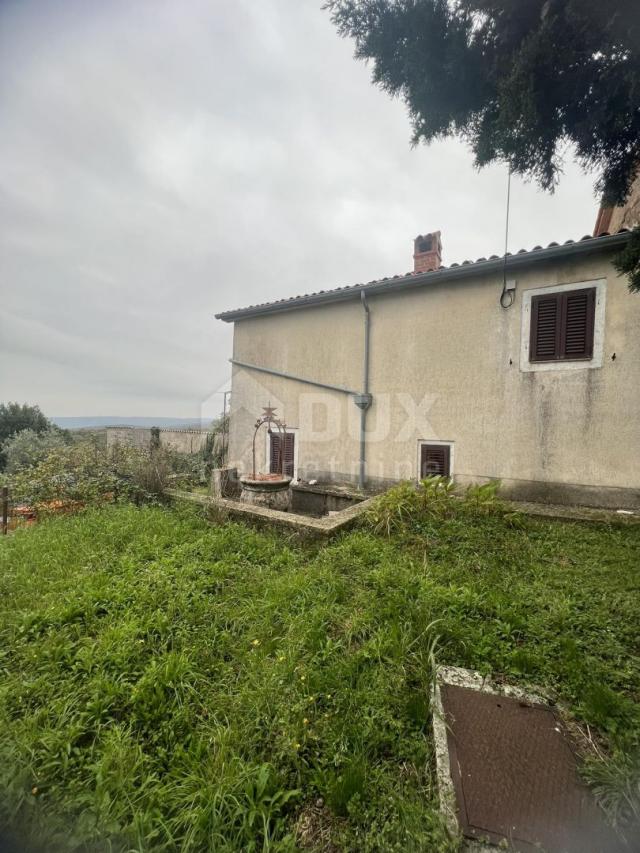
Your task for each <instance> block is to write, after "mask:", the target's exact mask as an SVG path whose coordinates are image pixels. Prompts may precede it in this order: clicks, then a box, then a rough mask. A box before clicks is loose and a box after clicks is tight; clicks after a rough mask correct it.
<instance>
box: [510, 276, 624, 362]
mask: <svg viewBox="0 0 640 853" xmlns="http://www.w3.org/2000/svg"><path fill="white" fill-rule="evenodd" d="M587 287H594V288H595V290H596V307H595V312H594V318H593V355H592V356H591V358H589V359H584V358H582V359H580V360H578V361H567V360H565V359H563V360H561V361H529V347H530V345H531V301H532V299H533V297H534V296H544V295H545V294H547V293H566V292H568V291H571V290H584V289H585V288H587ZM606 297H607V281H606V279H604V278H598V279H594V280H592V281H576V282H572V283H571V284H555V285H554V284H550V285H549V286H548V287H535V288H533V289H531V290H525V291H523V293H522V327H521V337H520V370H521V371H523V372H525V373H531V372H537V371H541V370H589V369H590V368H594V367H602V359H603V353H604V321H605V303H606Z"/></svg>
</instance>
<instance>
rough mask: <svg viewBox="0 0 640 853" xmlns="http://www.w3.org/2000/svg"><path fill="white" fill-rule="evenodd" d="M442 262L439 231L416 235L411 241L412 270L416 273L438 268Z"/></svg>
mask: <svg viewBox="0 0 640 853" xmlns="http://www.w3.org/2000/svg"><path fill="white" fill-rule="evenodd" d="M441 264H442V243H441V242H440V232H439V231H434V232H433V233H432V234H423V235H418V236H417V237H416V239H415V240H414V241H413V272H414V275H417V274H418V273H421V272H428V271H429V270H437V269H440V266H441Z"/></svg>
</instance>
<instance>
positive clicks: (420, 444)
mask: <svg viewBox="0 0 640 853" xmlns="http://www.w3.org/2000/svg"><path fill="white" fill-rule="evenodd" d="M429 445H436V446H439V447H448V448H449V473H448V474H447V475H446V476H447V477H449V478H452V477H453V472H454V462H455V455H454V454H455V450H454V448H455V445H454V442H453V441H440V440H439V439H435V438H420V439H418V453H417V458H416V462H417V469H416V480H417V481H418V482H420V480H422V479H424V478H423V476H422V448H423V447H425V446H429Z"/></svg>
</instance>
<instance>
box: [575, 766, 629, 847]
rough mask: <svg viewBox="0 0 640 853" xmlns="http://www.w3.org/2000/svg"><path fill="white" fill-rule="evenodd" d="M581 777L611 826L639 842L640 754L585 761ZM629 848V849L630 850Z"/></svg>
mask: <svg viewBox="0 0 640 853" xmlns="http://www.w3.org/2000/svg"><path fill="white" fill-rule="evenodd" d="M583 775H584V776H585V778H586V780H587V781H588V782H589V783H590V785H591V787H592V788H593V791H594V793H595V795H596V798H597V800H598V802H599V803H600V805H601V806H602V808H603V809H604V810H605V812H606V813H607V815H608V816H609V819H610V821H611V823H612V824H613V825H614V826H615V827H617V828H618V829H619V830H620V831H621V832H622V834H623V836H627V837H628V840H629V841H632V840H633V839H632V837H631V833H632V832H633V829H630V828H632V827H634V826H635V827H636V828H637V833H636V834H635V840H636V842H637V841H638V840H639V839H640V751H635V752H631V753H629V754H625V753H620V752H619V753H616V754H615V755H614V756H613V757H612V758H611V759H609V760H606V761H602V760H591V761H589V762H587V765H586V767H585V768H584V771H583ZM630 849H632V848H630Z"/></svg>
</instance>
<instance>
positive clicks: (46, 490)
mask: <svg viewBox="0 0 640 853" xmlns="http://www.w3.org/2000/svg"><path fill="white" fill-rule="evenodd" d="M170 473H171V465H170V460H169V458H168V456H167V455H166V454H164V453H162V452H160V451H157V452H155V453H151V452H150V451H144V450H138V449H134V448H131V447H116V448H114V449H113V450H111V451H107V450H106V449H100V448H98V447H97V446H96V444H95V443H93V442H91V441H86V442H79V443H76V444H72V445H67V444H64V443H63V444H61V445H60V446H57V447H55V448H54V449H53V450H50V451H49V452H48V453H47V455H46V456H45V457H44V458H43V459H41V460H40V461H37V462H36V463H35V464H34V465H31V466H29V467H26V468H20V469H18V470H17V471H16V472H15V473H13V474H11V475H10V476H9V477H7V478H6V482H7V484H8V486H9V489H10V493H11V498H12V501H13V502H14V503H24V504H28V505H30V506H33V507H35V508H36V509H37V510H39V511H46V510H47V509H49V508H52V509H57V508H59V506H60V505H61V504H62V505H64V506H68V507H69V508H74V507H76V506H86V505H90V504H101V503H104V501H105V500H117V499H119V498H129V499H132V500H136V501H140V500H154V499H156V498H158V497H161V496H162V495H163V494H164V492H165V490H166V488H167V486H168V484H169V475H170Z"/></svg>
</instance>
